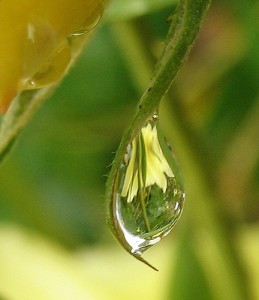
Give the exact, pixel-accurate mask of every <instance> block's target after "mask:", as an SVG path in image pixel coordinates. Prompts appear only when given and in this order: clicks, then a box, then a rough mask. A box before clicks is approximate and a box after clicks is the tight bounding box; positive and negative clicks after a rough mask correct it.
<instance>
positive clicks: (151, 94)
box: [106, 0, 210, 261]
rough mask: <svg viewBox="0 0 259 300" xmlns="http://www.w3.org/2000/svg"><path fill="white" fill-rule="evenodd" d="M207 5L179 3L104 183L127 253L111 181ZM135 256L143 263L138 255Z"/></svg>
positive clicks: (190, 0) (193, 0) (203, 1)
mask: <svg viewBox="0 0 259 300" xmlns="http://www.w3.org/2000/svg"><path fill="white" fill-rule="evenodd" d="M209 4H210V0H181V1H180V3H179V5H178V8H177V10H176V13H175V14H174V16H173V19H172V24H171V26H170V30H169V34H168V39H167V41H166V43H165V47H164V50H163V52H162V55H161V57H160V59H159V61H158V63H157V66H156V72H155V75H154V77H153V79H152V80H151V82H150V84H149V85H148V87H147V89H146V90H145V92H144V94H143V96H142V97H141V99H140V101H139V104H138V108H137V111H136V113H135V115H134V117H133V119H132V122H131V124H130V126H129V128H128V130H127V131H126V132H125V134H124V136H123V138H122V141H121V144H120V146H119V148H118V151H117V153H116V156H115V160H114V163H113V165H112V169H111V172H110V174H109V177H108V180H107V189H106V200H107V203H108V206H109V211H110V216H109V217H108V222H109V224H110V225H111V229H112V231H113V232H114V234H115V236H116V237H117V238H118V241H119V242H120V243H121V245H122V246H123V247H124V248H125V249H126V250H127V251H128V252H129V253H131V252H130V249H129V247H128V245H127V243H126V242H125V239H124V238H123V237H122V235H123V234H122V232H120V229H119V226H118V224H117V223H116V215H115V211H114V201H115V199H116V198H115V197H114V195H113V191H114V178H116V174H117V170H118V168H119V166H120V163H121V161H122V159H123V155H124V153H125V151H126V147H127V145H128V143H129V142H130V141H131V140H132V139H133V138H134V137H136V135H137V134H138V132H139V130H140V129H141V128H142V127H143V126H144V125H145V123H146V122H147V121H148V120H149V119H150V118H151V116H152V115H153V113H154V112H155V111H156V110H157V108H158V106H159V103H160V101H161V100H162V99H163V97H164V96H165V94H166V93H167V91H168V89H169V88H170V86H171V84H172V82H173V80H174V79H175V77H176V75H177V73H178V71H179V69H180V68H181V66H182V64H183V62H184V61H185V59H186V58H187V56H188V54H189V52H190V50H191V48H192V45H193V43H194V41H195V38H196V36H197V34H198V31H199V29H200V26H201V23H202V21H203V18H204V15H205V13H206V10H207V8H208V6H209ZM131 254H132V253H131ZM134 256H135V257H136V258H137V259H139V260H142V261H143V259H142V258H140V256H137V255H134Z"/></svg>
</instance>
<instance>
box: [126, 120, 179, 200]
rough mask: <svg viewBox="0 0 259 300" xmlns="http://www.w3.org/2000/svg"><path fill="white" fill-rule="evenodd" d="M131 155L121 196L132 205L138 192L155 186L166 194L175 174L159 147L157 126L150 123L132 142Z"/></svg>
mask: <svg viewBox="0 0 259 300" xmlns="http://www.w3.org/2000/svg"><path fill="white" fill-rule="evenodd" d="M130 155H131V156H130V159H129V164H128V167H127V171H126V174H125V179H124V184H123V187H122V191H121V196H122V197H124V198H126V197H127V202H128V203H130V202H131V201H132V200H133V199H134V197H135V196H136V195H137V194H138V192H140V193H141V192H142V191H144V190H145V189H146V188H147V187H149V186H152V185H154V184H156V185H157V186H158V187H160V188H161V189H162V190H163V192H165V191H166V189H167V177H174V174H173V172H172V170H171V168H170V166H169V164H168V162H167V160H166V158H165V156H164V154H163V152H162V149H161V147H160V145H159V141H158V136H157V128H156V126H154V127H152V126H151V124H149V123H148V124H147V126H145V127H143V128H142V129H141V132H140V134H139V135H138V136H137V137H136V138H134V139H133V141H132V144H131V154H130Z"/></svg>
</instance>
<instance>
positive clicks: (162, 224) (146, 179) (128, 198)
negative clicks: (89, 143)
mask: <svg viewBox="0 0 259 300" xmlns="http://www.w3.org/2000/svg"><path fill="white" fill-rule="evenodd" d="M157 119H158V118H157V115H156V118H153V119H152V120H151V121H150V122H148V123H147V124H146V125H145V126H144V127H143V128H142V129H141V130H140V132H139V134H138V135H137V136H136V137H135V138H134V139H133V140H132V141H131V142H130V143H129V144H128V146H127V150H126V153H125V155H124V159H123V162H122V163H121V165H120V167H119V169H118V170H117V173H116V176H115V180H114V195H113V205H112V219H113V225H114V228H115V231H116V235H117V238H118V240H119V241H120V242H121V244H122V245H123V246H124V247H125V248H126V249H127V250H128V251H129V252H131V253H132V254H134V255H135V256H136V255H137V256H138V255H139V256H140V255H141V254H142V253H143V252H144V251H145V250H147V249H148V248H149V247H151V246H152V245H154V244H156V243H158V242H159V241H160V240H161V239H162V238H163V237H165V236H166V235H167V234H168V233H169V232H170V231H171V229H172V227H173V226H174V224H175V223H176V222H177V220H178V219H179V217H180V214H181V211H182V207H183V201H184V197H185V194H184V191H183V188H182V184H181V179H180V178H178V177H179V175H178V170H177V168H176V164H175V162H174V160H173V157H172V155H171V153H170V151H169V149H168V146H167V144H166V143H165V141H164V139H163V137H161V136H160V134H159V130H158V128H157Z"/></svg>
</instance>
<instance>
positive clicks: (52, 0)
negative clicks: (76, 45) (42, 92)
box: [0, 0, 103, 112]
mask: <svg viewBox="0 0 259 300" xmlns="http://www.w3.org/2000/svg"><path fill="white" fill-rule="evenodd" d="M102 7H103V1H102V0H73V1H72V0H43V1H39V0H12V1H7V0H2V1H0V28H1V35H0V111H1V112H5V111H6V109H7V108H8V106H9V103H10V102H11V100H12V98H13V97H14V96H15V95H16V94H17V93H18V92H19V91H22V90H26V89H32V88H39V87H41V86H45V85H48V84H51V83H54V82H56V81H57V80H58V79H60V77H61V76H62V75H63V74H64V72H65V71H66V69H67V67H68V66H69V64H70V62H71V58H72V57H73V53H72V55H71V52H72V49H71V43H70V37H71V36H72V35H73V34H74V35H76V34H77V35H80V34H82V33H83V32H84V31H88V30H89V29H91V28H92V27H93V26H94V25H95V24H96V22H97V20H98V19H99V18H100V15H101V13H102Z"/></svg>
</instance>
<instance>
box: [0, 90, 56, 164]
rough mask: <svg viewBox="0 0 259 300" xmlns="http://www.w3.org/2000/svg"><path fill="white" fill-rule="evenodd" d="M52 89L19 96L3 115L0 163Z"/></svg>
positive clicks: (0, 130) (24, 93) (0, 129)
mask: <svg viewBox="0 0 259 300" xmlns="http://www.w3.org/2000/svg"><path fill="white" fill-rule="evenodd" d="M52 90H53V87H49V88H44V89H41V90H31V91H25V92H22V93H21V94H19V95H18V96H17V97H16V98H15V99H14V101H13V103H12V104H11V106H10V108H9V109H8V111H7V113H6V114H5V115H4V117H3V119H2V122H1V128H0V163H2V162H3V161H4V159H5V158H6V156H7V155H8V154H9V152H10V150H11V149H12V146H13V144H14V142H15V141H16V138H17V136H18V135H19V134H20V132H21V130H22V129H23V127H24V126H25V125H26V124H27V123H28V121H29V120H30V119H31V118H32V116H33V115H34V113H35V112H36V111H37V109H38V108H39V107H40V106H41V104H42V102H43V101H44V100H45V99H46V98H47V96H48V95H49V94H50V93H51V91H52Z"/></svg>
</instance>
